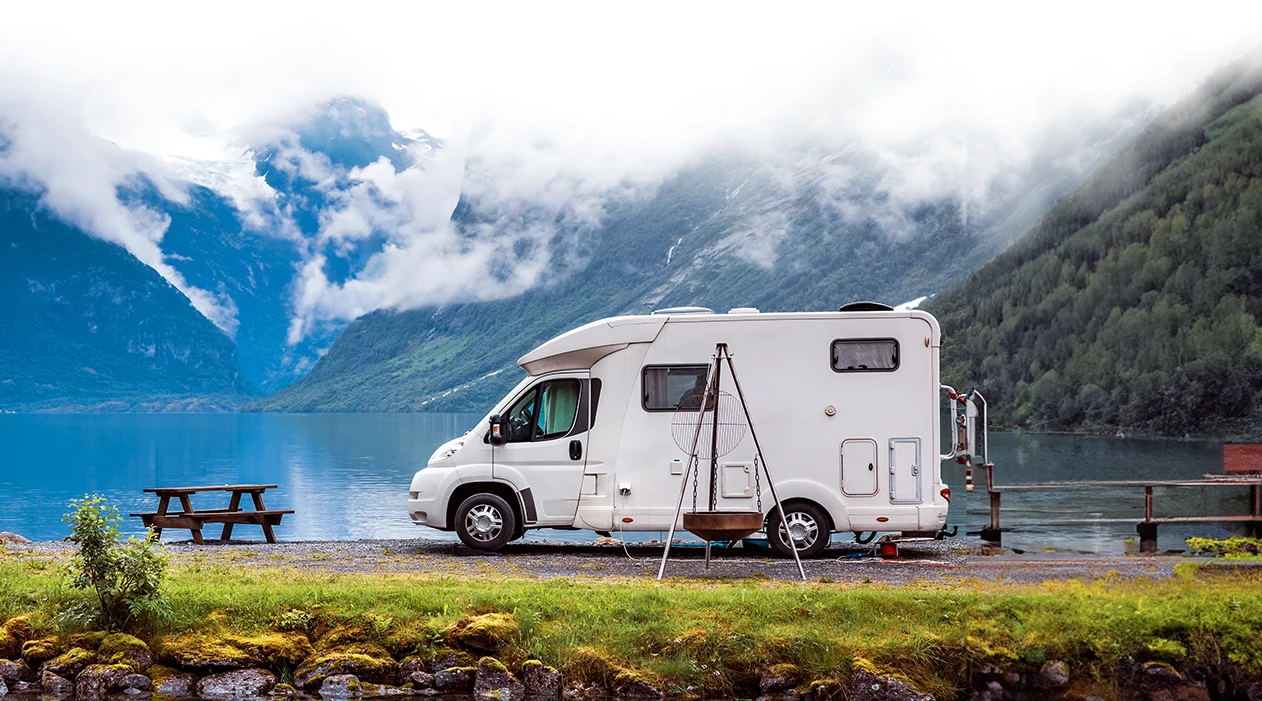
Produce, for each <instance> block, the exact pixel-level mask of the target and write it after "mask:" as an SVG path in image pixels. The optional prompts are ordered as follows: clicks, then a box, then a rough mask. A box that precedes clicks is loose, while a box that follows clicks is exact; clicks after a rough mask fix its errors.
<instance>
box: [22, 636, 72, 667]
mask: <svg viewBox="0 0 1262 701" xmlns="http://www.w3.org/2000/svg"><path fill="white" fill-rule="evenodd" d="M63 652H65V648H63V647H62V646H61V642H60V641H58V640H57V639H56V638H40V639H38V640H28V641H26V642H25V643H22V659H24V660H26V664H28V665H30V666H31V667H32V668H37V667H39V666H40V665H41V664H43V663H44V662H47V661H48V660H51V659H52V658H54V657H56V656H57V655H60V654H61V653H63Z"/></svg>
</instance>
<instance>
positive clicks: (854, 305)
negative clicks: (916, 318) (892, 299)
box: [837, 302, 894, 312]
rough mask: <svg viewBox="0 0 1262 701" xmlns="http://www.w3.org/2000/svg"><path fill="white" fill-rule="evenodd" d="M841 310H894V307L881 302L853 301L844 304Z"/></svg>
mask: <svg viewBox="0 0 1262 701" xmlns="http://www.w3.org/2000/svg"><path fill="white" fill-rule="evenodd" d="M837 311H839V312H892V311H894V308H893V307H891V306H889V305H887V304H881V303H880V302H851V303H850V304H844V305H842V307H841V309H838V310H837Z"/></svg>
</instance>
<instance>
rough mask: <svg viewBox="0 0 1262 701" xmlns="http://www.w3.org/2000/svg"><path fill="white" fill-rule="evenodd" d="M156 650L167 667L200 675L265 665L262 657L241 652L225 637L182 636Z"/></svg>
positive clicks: (170, 639) (168, 640)
mask: <svg viewBox="0 0 1262 701" xmlns="http://www.w3.org/2000/svg"><path fill="white" fill-rule="evenodd" d="M155 647H156V649H157V651H158V660H159V661H160V662H162V663H163V664H166V665H169V666H172V667H177V668H180V669H188V670H192V671H195V672H198V673H199V674H210V673H213V672H223V671H227V670H233V669H245V668H247V667H256V666H258V665H261V664H263V659H262V658H261V657H260V656H259V655H257V654H251V653H250V652H247V651H245V650H243V649H241V648H240V647H238V646H237V645H236V643H235V642H234V641H233V640H232V639H231V638H229V637H224V636H216V635H206V634H198V633H194V634H191V635H181V636H179V637H177V638H169V639H166V640H162V641H161V642H160V643H158V644H157V645H156V646H155Z"/></svg>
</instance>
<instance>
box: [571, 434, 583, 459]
mask: <svg viewBox="0 0 1262 701" xmlns="http://www.w3.org/2000/svg"><path fill="white" fill-rule="evenodd" d="M570 459H571V460H582V459H583V442H582V441H580V440H578V439H577V438H575V439H574V440H572V441H570Z"/></svg>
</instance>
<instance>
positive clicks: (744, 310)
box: [727, 307, 758, 314]
mask: <svg viewBox="0 0 1262 701" xmlns="http://www.w3.org/2000/svg"><path fill="white" fill-rule="evenodd" d="M727 313H728V314H757V313H758V308H757V307H733V308H732V309H729V310H727Z"/></svg>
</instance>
